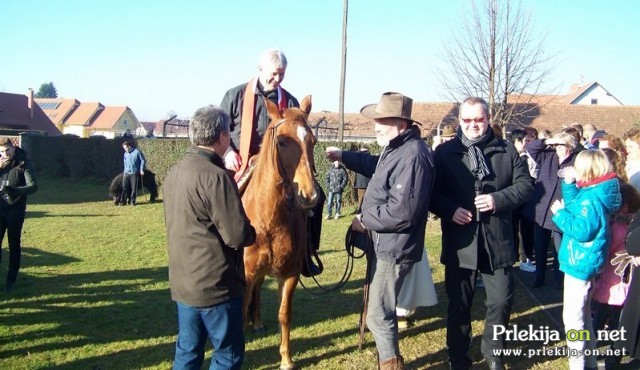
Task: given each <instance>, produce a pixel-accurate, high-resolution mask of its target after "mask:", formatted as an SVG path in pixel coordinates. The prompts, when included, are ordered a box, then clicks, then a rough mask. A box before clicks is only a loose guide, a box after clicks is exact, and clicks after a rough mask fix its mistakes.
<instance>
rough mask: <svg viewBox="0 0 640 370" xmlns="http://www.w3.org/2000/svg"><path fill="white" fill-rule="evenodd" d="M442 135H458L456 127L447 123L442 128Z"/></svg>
mask: <svg viewBox="0 0 640 370" xmlns="http://www.w3.org/2000/svg"><path fill="white" fill-rule="evenodd" d="M440 136H442V137H451V136H456V128H455V127H453V125H446V126H444V127H443V128H442V133H441V134H440Z"/></svg>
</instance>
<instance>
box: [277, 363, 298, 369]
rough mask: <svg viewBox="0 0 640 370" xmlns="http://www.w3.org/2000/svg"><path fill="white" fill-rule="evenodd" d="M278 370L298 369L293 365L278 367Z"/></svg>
mask: <svg viewBox="0 0 640 370" xmlns="http://www.w3.org/2000/svg"><path fill="white" fill-rule="evenodd" d="M280 370H298V367H297V366H296V365H295V364H291V365H280Z"/></svg>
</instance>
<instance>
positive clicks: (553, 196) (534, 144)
mask: <svg viewBox="0 0 640 370" xmlns="http://www.w3.org/2000/svg"><path fill="white" fill-rule="evenodd" d="M525 150H526V151H527V153H529V155H530V156H531V158H533V160H534V161H536V163H537V164H538V168H539V169H540V172H539V173H538V178H537V179H536V182H535V185H534V187H533V195H532V196H531V198H530V199H529V201H528V202H527V204H526V205H525V207H524V210H523V211H522V212H523V214H524V216H525V217H526V218H527V219H529V220H531V221H535V223H536V224H537V225H538V226H541V227H543V228H545V229H547V230H552V231H557V232H560V229H558V226H556V224H555V223H554V222H553V221H551V216H553V214H552V213H551V210H550V207H551V204H552V203H553V202H555V201H556V200H558V199H562V190H561V184H562V179H560V178H559V177H558V170H559V169H561V168H565V167H569V166H573V162H574V160H575V157H576V153H577V151H574V152H573V153H571V154H570V155H569V157H567V158H566V159H565V160H564V161H563V162H562V163H560V159H559V158H558V155H557V154H556V151H555V149H551V148H548V147H547V145H546V144H545V142H544V141H543V140H533V141H530V142H528V143H527V145H526V146H525Z"/></svg>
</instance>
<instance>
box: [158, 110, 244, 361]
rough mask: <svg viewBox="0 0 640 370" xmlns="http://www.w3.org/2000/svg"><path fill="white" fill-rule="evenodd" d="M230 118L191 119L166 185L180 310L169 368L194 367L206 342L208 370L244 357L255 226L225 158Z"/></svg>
mask: <svg viewBox="0 0 640 370" xmlns="http://www.w3.org/2000/svg"><path fill="white" fill-rule="evenodd" d="M229 121H230V120H229V116H227V114H226V113H224V112H223V111H221V110H219V109H216V108H214V107H212V106H208V107H204V108H200V109H199V110H197V111H196V112H195V114H194V115H193V118H192V119H191V121H190V122H189V139H190V140H191V144H192V145H193V146H192V147H190V148H189V149H187V152H186V154H185V157H184V159H182V161H180V162H179V163H178V164H176V165H175V166H174V167H173V168H172V169H171V170H170V171H169V173H168V174H167V177H166V179H165V181H164V215H165V222H166V226H167V244H168V253H169V284H170V288H171V298H172V299H173V300H174V301H176V303H177V306H178V338H177V341H176V352H175V359H174V363H173V368H174V369H200V368H201V367H202V363H203V361H204V353H205V344H206V341H207V337H208V338H209V339H210V340H211V343H212V345H213V355H212V358H211V367H210V369H240V367H241V365H242V361H243V358H244V348H245V344H244V334H243V329H244V328H243V326H244V325H243V317H242V297H243V294H244V289H245V280H244V262H243V257H242V256H243V251H242V248H244V247H246V246H249V245H251V244H253V242H254V241H255V238H256V233H255V229H254V228H253V226H251V224H250V222H249V219H248V218H247V215H246V214H245V212H244V208H243V206H242V201H241V200H240V195H239V194H238V189H237V187H236V184H235V182H234V181H233V179H231V178H230V177H229V175H228V174H227V172H226V169H225V165H224V160H223V159H222V158H223V156H224V153H225V151H226V150H227V147H228V146H229V141H230V140H231V139H230V137H229Z"/></svg>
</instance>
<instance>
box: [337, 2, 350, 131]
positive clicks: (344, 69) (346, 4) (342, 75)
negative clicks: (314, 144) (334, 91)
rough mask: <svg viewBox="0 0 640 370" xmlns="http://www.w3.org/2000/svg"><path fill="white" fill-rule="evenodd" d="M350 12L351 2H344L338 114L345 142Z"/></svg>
mask: <svg viewBox="0 0 640 370" xmlns="http://www.w3.org/2000/svg"><path fill="white" fill-rule="evenodd" d="M348 12H349V0H344V10H343V13H342V66H341V68H340V104H339V106H340V112H339V113H338V115H339V116H340V117H339V122H338V141H339V142H343V141H344V81H345V75H346V72H347V14H348Z"/></svg>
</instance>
